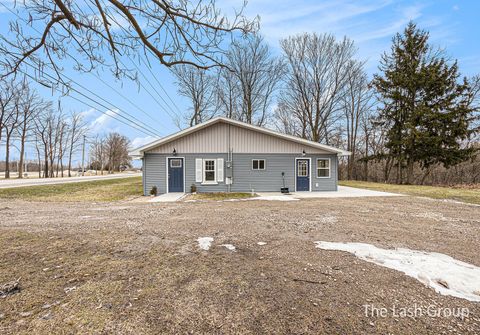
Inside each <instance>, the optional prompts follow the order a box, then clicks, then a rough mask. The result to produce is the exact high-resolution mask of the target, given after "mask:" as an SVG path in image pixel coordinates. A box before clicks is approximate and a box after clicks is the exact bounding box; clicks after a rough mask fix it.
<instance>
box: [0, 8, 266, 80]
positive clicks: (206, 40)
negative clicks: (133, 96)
mask: <svg viewBox="0 0 480 335" xmlns="http://www.w3.org/2000/svg"><path fill="white" fill-rule="evenodd" d="M16 5H17V7H16V9H17V10H18V12H17V14H18V15H19V16H20V18H21V20H23V21H24V22H28V23H29V24H31V25H32V26H34V27H36V28H39V29H41V34H40V36H38V35H36V36H33V35H31V34H29V33H27V31H26V30H24V29H23V28H22V26H21V24H20V23H19V21H20V20H15V21H14V22H12V24H11V30H12V33H13V35H14V36H15V38H13V39H9V38H8V37H5V36H2V37H3V38H2V43H1V45H0V49H1V50H2V51H3V52H4V53H5V54H6V57H5V59H3V61H2V64H3V65H4V67H5V68H6V74H10V73H15V72H16V70H17V69H18V68H19V66H20V65H21V64H22V63H23V62H25V61H26V60H27V59H28V60H29V61H30V62H34V63H35V64H36V66H37V67H38V69H39V70H42V69H43V67H44V66H43V65H44V64H48V66H49V67H50V68H51V69H54V70H55V73H56V75H57V76H58V78H59V79H62V78H63V75H62V68H61V66H62V62H61V61H62V60H65V59H67V58H69V59H70V61H74V62H75V63H76V68H77V69H78V70H80V71H90V70H92V69H94V68H95V67H97V66H99V65H101V66H107V67H109V68H112V69H113V73H114V74H115V75H116V76H117V77H119V76H122V75H123V76H131V75H133V74H132V70H131V69H129V68H128V67H126V66H125V65H124V64H123V63H122V61H121V57H122V56H124V55H133V56H141V54H142V53H143V54H144V55H147V54H151V55H153V56H154V57H155V58H156V59H157V60H158V61H159V62H160V63H161V64H163V65H164V66H167V67H171V66H174V65H179V64H188V65H192V66H195V67H197V68H202V69H207V68H210V67H212V66H218V65H221V64H222V61H221V56H222V48H221V43H222V41H223V40H224V39H225V37H228V36H229V35H230V34H231V33H233V32H236V31H238V32H241V33H248V32H251V31H254V30H256V29H257V25H258V20H257V19H254V20H252V21H250V20H248V19H247V18H246V17H245V16H244V15H243V9H244V6H245V4H244V5H243V6H242V7H241V8H240V9H239V10H237V11H235V12H234V14H233V15H231V16H230V17H228V16H226V15H224V14H222V13H221V11H220V10H219V9H218V8H217V7H216V4H215V1H202V0H197V1H194V2H191V1H181V0H179V1H166V0H153V1H134V0H106V1H99V0H87V1H85V2H77V1H70V0H55V1H46V0H32V1H23V2H19V1H17V2H16ZM28 31H30V30H28ZM72 52H76V53H77V54H78V55H79V56H78V57H77V56H72V54H71V53H72ZM106 54H107V55H109V56H110V57H106Z"/></svg>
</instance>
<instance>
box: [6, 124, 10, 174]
mask: <svg viewBox="0 0 480 335" xmlns="http://www.w3.org/2000/svg"><path fill="white" fill-rule="evenodd" d="M10 135H11V133H10V134H8V133H7V136H6V141H5V179H8V178H10Z"/></svg>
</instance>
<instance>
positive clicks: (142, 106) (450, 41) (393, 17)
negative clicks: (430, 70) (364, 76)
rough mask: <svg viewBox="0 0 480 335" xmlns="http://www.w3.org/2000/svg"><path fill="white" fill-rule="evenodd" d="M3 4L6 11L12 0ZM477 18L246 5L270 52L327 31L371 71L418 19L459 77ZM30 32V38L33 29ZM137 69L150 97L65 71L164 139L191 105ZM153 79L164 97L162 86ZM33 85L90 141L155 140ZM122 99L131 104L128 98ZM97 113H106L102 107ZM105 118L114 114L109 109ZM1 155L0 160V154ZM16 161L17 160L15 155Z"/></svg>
mask: <svg viewBox="0 0 480 335" xmlns="http://www.w3.org/2000/svg"><path fill="white" fill-rule="evenodd" d="M0 1H1V2H3V3H4V4H7V5H8V6H11V1H5V0H0ZM241 4H242V0H226V1H217V6H218V7H219V8H222V9H224V10H225V11H226V12H229V11H231V10H232V8H234V7H236V8H238V6H240V5H241ZM478 13H480V1H451V0H440V1H389V0H364V1H353V0H352V1H348V0H340V1H334V0H328V1H314V0H262V1H260V0H251V1H250V2H249V3H248V5H247V8H246V14H247V16H249V17H252V18H253V17H255V16H257V15H258V16H259V17H260V22H261V32H262V34H263V35H264V36H265V39H266V40H267V41H268V43H269V44H270V45H271V46H272V48H273V50H274V51H275V53H277V54H280V50H279V43H278V41H279V39H281V38H283V37H287V36H289V35H292V34H297V33H302V32H317V33H325V32H328V33H332V34H334V35H336V36H337V37H338V38H341V37H343V36H347V37H349V38H351V39H353V40H354V41H355V43H356V46H357V47H358V58H359V59H363V60H366V62H367V63H366V66H367V71H368V73H369V74H373V73H375V71H376V68H377V66H378V60H379V58H380V55H381V54H382V53H383V52H384V51H386V50H388V49H389V47H390V42H391V38H392V36H393V35H394V34H395V33H396V32H400V31H402V30H403V28H404V27H405V25H406V24H407V23H408V22H409V21H410V20H413V21H415V22H416V23H417V24H418V26H419V27H420V28H423V29H426V30H428V31H430V34H431V40H430V41H431V43H433V44H435V45H437V46H440V47H442V48H445V49H446V52H447V54H448V55H450V56H451V57H452V58H454V59H458V62H459V65H460V70H461V72H462V73H463V74H464V75H468V76H471V75H474V74H479V73H480V34H479V32H480V22H479V18H478ZM13 17H14V16H13V15H12V14H10V13H8V12H7V11H6V10H5V9H4V8H3V7H1V6H0V22H1V23H0V31H1V32H2V33H5V32H6V31H7V30H8V24H7V22H8V21H9V20H10V19H12V18H13ZM32 33H33V34H35V32H33V31H32ZM139 66H140V69H141V71H142V73H144V74H145V76H146V77H147V80H146V79H144V78H143V77H142V76H140V80H141V82H142V85H143V86H144V88H146V89H148V90H150V93H152V94H151V95H150V94H149V93H148V92H146V91H145V89H144V88H141V87H139V86H138V85H137V84H136V83H134V82H130V81H128V80H126V79H125V80H123V81H118V80H116V79H115V78H113V77H112V76H111V75H110V74H109V73H108V71H104V72H100V73H99V74H98V75H99V76H100V77H101V78H102V80H104V81H105V82H107V83H108V84H109V85H110V86H113V87H114V88H115V89H116V90H117V91H118V92H119V93H117V92H115V91H114V90H112V89H111V88H110V87H108V86H106V85H105V84H104V83H102V82H101V81H99V80H98V78H97V77H95V76H94V75H92V74H79V73H77V72H75V71H74V70H73V69H71V68H70V64H67V65H66V66H65V73H66V74H67V75H68V76H70V77H73V78H75V80H77V81H78V82H79V83H81V84H82V85H85V86H87V87H88V88H89V89H90V90H92V91H94V92H95V93H97V94H99V95H101V96H102V97H104V98H105V100H108V101H109V102H111V103H113V104H114V105H115V106H116V107H118V108H120V109H121V110H124V111H127V112H128V113H130V114H132V115H134V116H135V117H137V118H138V119H140V120H142V121H143V122H145V123H147V124H148V125H150V126H152V127H154V128H155V129H157V132H158V134H159V135H161V136H164V135H167V134H169V133H171V132H174V131H176V130H178V127H177V126H176V124H175V122H174V120H173V118H174V116H175V115H178V114H179V110H180V112H181V111H184V110H186V109H187V108H188V102H187V101H186V100H185V99H184V98H182V97H180V96H179V95H178V94H177V92H176V87H175V84H174V79H173V77H172V75H171V74H170V73H169V71H168V70H166V69H165V68H163V67H162V66H160V65H157V64H154V65H153V68H152V73H153V74H152V73H151V72H150V71H149V70H148V69H147V67H146V66H145V65H144V64H140V65H139ZM154 76H155V78H154ZM157 80H158V82H160V83H161V85H162V87H163V88H164V89H165V91H166V92H167V93H168V96H167V95H166V94H165V93H164V92H163V91H162V89H161V88H160V87H159V84H158V82H157ZM151 85H152V86H153V87H155V89H156V90H157V91H158V94H156V93H154V92H153V89H152V87H151ZM36 88H37V90H38V91H39V93H40V94H41V95H43V96H44V97H45V98H46V99H51V100H53V101H57V100H58V99H60V100H61V104H62V106H63V108H64V110H66V111H69V110H76V111H82V112H84V115H85V118H86V120H87V121H88V123H89V124H90V127H91V132H90V133H91V136H95V135H101V134H103V133H108V132H110V131H118V132H120V133H123V134H125V135H127V136H128V137H129V138H130V139H131V140H132V143H133V145H134V146H138V145H141V144H143V143H145V142H148V141H150V140H152V137H149V136H148V135H146V134H143V133H142V132H140V131H138V130H135V129H133V128H131V127H129V126H127V125H124V124H122V123H119V122H117V121H115V120H113V119H111V118H110V117H108V116H106V115H104V114H102V113H101V112H100V111H99V110H95V109H92V108H90V107H86V106H85V105H82V104H81V103H79V102H77V101H75V100H73V99H71V98H69V97H60V96H59V95H58V94H56V93H53V94H52V91H51V90H50V89H47V88H45V87H43V86H41V85H36ZM159 95H160V96H161V97H160V96H159ZM125 97H126V98H127V99H129V100H130V101H127V100H126V99H125ZM169 97H170V99H171V100H173V103H172V102H171V101H170V99H169ZM161 98H164V100H165V101H166V102H167V103H165V102H163V101H162V99H161ZM159 102H160V103H159ZM132 103H133V104H135V105H136V107H135V106H133V105H132ZM177 108H178V109H177ZM101 110H103V111H105V110H106V109H105V108H103V109H101ZM109 113H110V114H112V112H109ZM172 116H173V117H172ZM0 154H1V155H2V156H3V150H1V149H0ZM17 155H18V154H17ZM13 156H14V157H15V156H16V153H15V152H14V153H13ZM31 158H33V157H31Z"/></svg>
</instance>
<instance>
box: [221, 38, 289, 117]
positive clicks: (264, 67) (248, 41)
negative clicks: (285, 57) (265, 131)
mask: <svg viewBox="0 0 480 335" xmlns="http://www.w3.org/2000/svg"><path fill="white" fill-rule="evenodd" d="M227 66H228V69H230V70H231V71H232V73H233V75H234V77H235V78H236V80H237V81H238V85H236V86H230V85H229V86H226V87H225V88H224V89H227V90H231V89H232V88H236V89H238V90H239V92H238V93H237V94H235V95H233V94H232V93H231V92H224V93H223V96H224V98H225V97H231V98H239V99H240V103H237V104H238V106H239V111H238V112H239V115H235V114H233V116H234V117H235V118H237V119H239V120H240V121H244V122H247V123H251V124H256V125H258V126H261V125H264V124H265V122H266V120H267V117H268V112H269V108H270V106H271V102H272V99H273V95H274V93H275V91H276V89H277V88H278V85H279V83H280V79H281V78H282V75H283V73H284V64H283V63H282V61H281V60H279V59H276V58H275V57H273V56H272V53H271V51H270V48H269V46H268V44H267V43H266V42H265V41H264V40H263V38H262V37H261V36H259V35H257V34H254V35H250V36H246V37H245V38H244V39H237V40H236V41H234V42H233V44H232V46H231V47H230V50H229V52H228V55H227ZM227 71H228V70H227ZM227 79H230V78H227ZM229 84H230V83H229ZM228 103H231V102H228ZM224 104H225V103H224Z"/></svg>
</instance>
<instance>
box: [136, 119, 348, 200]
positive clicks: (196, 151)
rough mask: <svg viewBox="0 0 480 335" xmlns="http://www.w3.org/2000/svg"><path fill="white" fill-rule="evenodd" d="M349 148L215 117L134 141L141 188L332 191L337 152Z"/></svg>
mask: <svg viewBox="0 0 480 335" xmlns="http://www.w3.org/2000/svg"><path fill="white" fill-rule="evenodd" d="M349 154H350V153H349V152H347V151H344V150H341V149H337V148H333V147H331V146H328V145H323V144H320V143H316V142H312V141H308V140H305V139H302V138H299V137H295V136H291V135H286V134H282V133H279V132H276V131H273V130H270V129H266V128H262V127H257V126H253V125H251V124H247V123H243V122H240V121H236V120H232V119H228V118H224V117H217V118H214V119H211V120H209V121H207V122H204V123H201V124H198V125H196V126H193V127H191V128H188V129H185V130H182V131H179V132H177V133H175V134H173V135H170V136H167V137H164V138H162V139H159V140H156V141H154V142H152V143H150V144H147V145H145V146H143V147H140V148H138V149H136V150H135V152H133V153H132V155H133V156H136V157H138V158H141V159H142V160H143V169H142V170H143V192H144V194H145V195H148V194H150V190H151V189H152V187H153V186H156V187H157V192H158V194H162V193H168V192H190V190H191V188H192V185H195V186H196V189H197V191H198V192H251V191H254V192H257V191H258V192H280V189H281V188H282V187H284V186H285V187H288V188H289V190H290V192H292V191H296V192H299V191H310V192H312V191H336V190H337V182H338V157H339V156H344V155H349Z"/></svg>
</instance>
